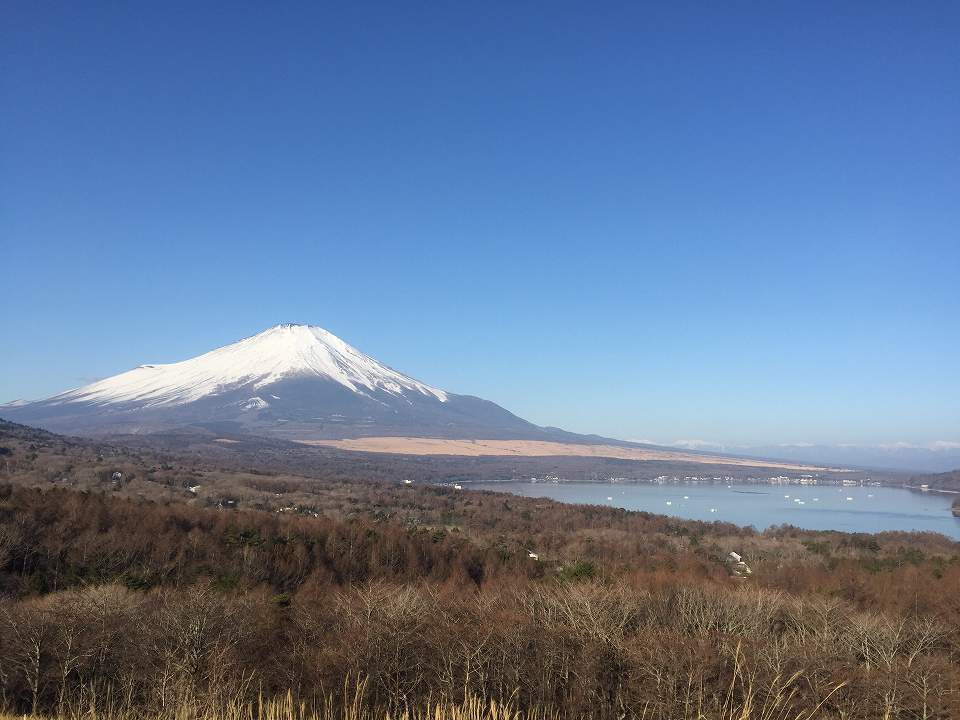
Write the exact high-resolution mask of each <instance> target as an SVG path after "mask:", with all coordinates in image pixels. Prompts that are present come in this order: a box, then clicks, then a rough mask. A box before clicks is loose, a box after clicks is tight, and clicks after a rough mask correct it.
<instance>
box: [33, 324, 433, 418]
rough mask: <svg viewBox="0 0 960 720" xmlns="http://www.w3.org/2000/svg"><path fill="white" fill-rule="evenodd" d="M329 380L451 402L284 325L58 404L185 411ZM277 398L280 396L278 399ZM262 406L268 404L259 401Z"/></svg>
mask: <svg viewBox="0 0 960 720" xmlns="http://www.w3.org/2000/svg"><path fill="white" fill-rule="evenodd" d="M297 377H323V378H327V379H330V380H332V381H334V382H337V383H340V384H341V385H343V386H344V387H346V388H348V389H350V390H352V391H353V392H356V393H360V394H366V393H364V390H367V391H381V392H388V393H390V394H392V395H397V396H405V395H406V394H407V393H419V394H421V395H426V396H430V397H434V398H436V399H437V400H439V401H441V402H446V400H447V394H446V393H445V392H444V391H443V390H439V389H437V388H434V387H431V386H429V385H426V384H424V383H421V382H418V381H417V380H414V379H413V378H410V377H407V376H406V375H403V374H401V373H399V372H397V371H396V370H393V369H391V368H389V367H387V366H386V365H383V364H382V363H379V362H377V361H376V360H374V359H373V358H371V357H369V356H368V355H364V354H363V353H362V352H360V351H359V350H357V349H356V348H355V347H352V346H351V345H348V344H347V343H345V342H344V341H343V340H341V339H340V338H338V337H337V336H336V335H333V334H332V333H329V332H327V331H326V330H324V329H323V328H320V327H316V326H312V325H276V326H274V327H272V328H269V329H268V330H264V331H263V332H262V333H260V334H258V335H254V336H253V337H249V338H246V339H245V340H241V341H240V342H236V343H233V344H232V345H226V346H224V347H222V348H219V349H217V350H213V351H211V352H208V353H205V354H204V355H200V356H198V357H195V358H192V359H190V360H184V361H183V362H178V363H171V364H168V365H141V366H140V367H138V368H136V369H134V370H130V371H128V372H125V373H121V374H120V375H114V376H113V377H110V378H107V379H105V380H100V381H99V382H95V383H92V384H90V385H85V386H84V387H81V388H77V389H75V390H69V391H67V392H65V393H61V394H60V395H57V396H55V397H53V398H51V399H50V402H52V403H55V404H62V403H71V402H93V403H97V404H110V403H121V402H138V403H142V404H143V405H144V406H147V407H156V406H171V405H182V404H185V403H189V402H193V401H195V400H199V399H201V398H203V397H207V396H209V395H217V394H220V393H222V392H225V391H228V390H231V389H233V388H236V387H240V386H244V385H251V386H252V388H253V389H254V390H256V389H257V388H260V387H264V386H266V385H269V384H271V383H274V382H277V381H278V380H284V379H291V378H297ZM272 397H275V396H272ZM254 400H259V401H260V402H263V403H264V405H266V404H267V403H265V401H263V400H262V398H259V397H253V398H251V399H250V400H249V401H248V404H249V403H250V402H252V401H254Z"/></svg>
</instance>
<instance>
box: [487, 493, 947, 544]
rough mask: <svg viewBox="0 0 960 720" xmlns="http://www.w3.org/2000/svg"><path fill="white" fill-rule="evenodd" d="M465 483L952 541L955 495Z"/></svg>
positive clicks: (568, 499)
mask: <svg viewBox="0 0 960 720" xmlns="http://www.w3.org/2000/svg"><path fill="white" fill-rule="evenodd" d="M469 487H470V488H471V489H478V490H496V491H498V492H509V493H513V494H515V495H524V496H526V497H546V498H551V499H553V500H558V501H560V502H565V503H582V504H589V505H609V506H612V507H620V508H625V509H627V510H645V511H647V512H652V513H658V514H660V515H672V516H674V517H678V518H686V519H688V520H706V521H708V522H709V521H713V520H723V521H725V522H732V523H736V524H737V525H753V526H754V527H756V528H757V529H761V530H762V529H765V528H768V527H770V526H771V525H782V524H790V525H795V526H797V527H801V528H806V529H809V530H842V531H844V532H869V533H874V532H883V531H885V530H922V531H929V532H938V533H941V534H943V535H946V536H947V537H950V538H953V539H954V540H960V518H955V517H953V515H952V514H951V512H950V505H951V503H952V502H953V498H955V497H956V495H943V494H940V493H924V492H915V491H912V490H905V489H903V488H891V487H837V486H835V485H818V486H805V485H731V486H727V485H722V484H697V485H688V484H669V485H657V484H646V483H644V484H639V485H627V484H621V483H577V482H568V483H558V484H554V483H549V482H537V483H531V482H529V481H514V482H501V483H474V484H471V485H469Z"/></svg>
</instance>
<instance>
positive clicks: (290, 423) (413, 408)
mask: <svg viewBox="0 0 960 720" xmlns="http://www.w3.org/2000/svg"><path fill="white" fill-rule="evenodd" d="M0 414H2V415H3V416H4V417H6V418H8V419H10V420H14V421H17V422H24V423H28V424H33V425H40V426H42V427H45V428H48V429H50V430H55V431H59V432H73V433H81V434H102V433H120V432H152V431H157V430H165V429H172V428H176V427H180V426H184V425H198V424H199V425H217V426H220V427H227V428H233V429H236V430H248V431H253V432H258V433H263V434H270V435H277V436H281V437H289V438H308V437H314V438H330V437H352V436H358V435H372V434H378V435H431V436H438V437H490V438H494V437H542V436H543V435H544V434H545V433H549V432H550V431H547V430H545V429H542V428H539V427H537V426H535V425H533V424H531V423H528V422H526V421H525V420H522V419H521V418H518V417H517V416H515V415H513V414H512V413H510V412H508V411H506V410H504V409H503V408H501V407H500V406H498V405H496V404H494V403H492V402H489V401H487V400H482V399H480V398H476V397H472V396H468V395H455V394H453V393H447V392H445V391H443V390H440V389H439V388H435V387H432V386H430V385H427V384H426V383H422V382H419V381H417V380H414V379H413V378H411V377H408V376H407V375H404V374H402V373H400V372H397V371H396V370H393V369H392V368H389V367H387V366H386V365H384V364H382V363H380V362H378V361H377V360H375V359H373V358H371V357H370V356H368V355H365V354H363V353H362V352H360V351H359V350H357V349H356V348H354V347H352V346H351V345H349V344H347V343H346V342H344V341H343V340H341V339H340V338H338V337H337V336H335V335H333V334H332V333H330V332H327V331H326V330H324V329H323V328H320V327H315V326H310V325H293V324H284V325H276V326H274V327H272V328H269V329H267V330H265V331H263V332H261V333H259V334H258V335H254V336H253V337H249V338H246V339H244V340H240V341H239V342H236V343H233V344H231V345H227V346H225V347H222V348H218V349H216V350H213V351H211V352H208V353H205V354H203V355H200V356H198V357H195V358H191V359H189V360H184V361H182V362H177V363H171V364H166V365H141V366H140V367H138V368H135V369H133V370H130V371H128V372H125V373H121V374H119V375H115V376H113V377H109V378H107V379H105V380H100V381H98V382H94V383H91V384H90V385H85V386H83V387H80V388H76V389H74V390H69V391H67V392H64V393H61V394H59V395H55V396H54V397H52V398H49V399H47V400H41V401H38V402H31V403H18V404H15V405H14V404H11V405H7V406H3V407H0Z"/></svg>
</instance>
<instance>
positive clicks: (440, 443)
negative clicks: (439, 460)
mask: <svg viewBox="0 0 960 720" xmlns="http://www.w3.org/2000/svg"><path fill="white" fill-rule="evenodd" d="M302 442H304V443H305V444H307V445H324V446H327V447H335V448H339V449H341V450H353V451H356V452H372V453H391V454H395V455H454V456H461V457H480V456H497V457H511V456H513V457H553V456H568V457H570V456H572V457H605V458H615V459H618V460H648V461H668V462H690V463H699V464H707V465H731V466H735V467H765V468H776V469H780V470H799V471H827V470H829V471H833V472H836V471H838V469H837V468H827V467H818V466H815V465H799V464H795V463H786V462H776V461H773V460H753V459H749V458H735V457H725V456H723V455H705V454H694V453H688V452H682V451H673V450H660V449H649V448H639V447H624V446H619V445H581V444H577V443H561V442H547V441H542V440H448V439H444V438H414V437H364V438H353V439H348V440H304V441H302Z"/></svg>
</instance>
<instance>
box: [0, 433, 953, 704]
mask: <svg viewBox="0 0 960 720" xmlns="http://www.w3.org/2000/svg"><path fill="white" fill-rule="evenodd" d="M0 448H2V450H0V692H2V696H0V702H2V704H3V706H4V708H5V709H6V710H7V711H8V712H10V713H18V714H24V713H28V714H33V715H38V716H45V717H64V718H66V717H76V718H80V717H104V718H108V717H114V718H133V717H156V718H186V717H198V718H199V717H204V718H211V719H212V718H228V717H231V718H233V717H236V718H240V717H250V718H253V717H264V718H266V717H274V718H278V719H279V718H294V717H298V718H308V717H316V718H320V717H324V718H326V717H344V718H346V717H355V718H360V717H370V718H373V717H385V716H386V714H387V713H390V714H391V716H392V717H400V716H403V714H404V713H407V716H408V717H426V716H427V715H428V714H429V716H431V717H464V718H466V717H490V718H495V717H497V718H499V717H504V718H506V717H511V718H513V717H517V718H519V717H526V718H536V717H544V718H546V717H556V718H573V717H597V718H623V717H643V718H704V719H706V718H718V719H719V718H741V719H742V720H746V719H748V718H771V719H772V718H814V717H817V718H838V719H839V718H862V719H864V720H866V719H868V718H870V719H872V718H944V719H945V718H954V717H958V716H960V693H958V688H960V670H958V668H960V593H958V592H957V590H958V588H960V545H958V544H957V543H954V542H951V541H949V540H948V539H946V538H944V537H942V536H936V535H921V534H914V533H884V534H877V535H864V534H844V533H837V532H809V531H803V530H799V529H797V528H792V527H778V528H773V529H770V530H768V531H765V532H758V531H756V530H753V529H750V528H740V527H736V526H733V525H729V524H725V523H700V522H693V521H681V520H676V519H671V518H667V517H663V516H657V515H652V514H648V513H642V512H628V511H624V510H619V509H615V508H606V507H590V506H567V505H562V504H559V503H555V502H552V501H548V500H543V499H532V498H520V497H515V496H507V495H502V494H499V493H489V492H472V491H457V490H454V489H453V488H452V487H449V486H439V485H434V484H431V483H427V482H419V481H417V482H415V483H414V484H413V485H407V484H405V483H404V482H403V481H402V478H400V477H398V478H389V477H381V476H380V475H379V474H378V475H377V477H376V478H375V479H370V478H367V477H364V473H363V470H362V468H360V469H357V470H356V471H355V475H354V476H353V477H351V476H350V474H349V468H348V467H346V466H345V467H344V468H342V469H341V470H338V472H337V473H336V474H332V473H331V474H326V475H325V472H324V470H323V468H322V467H318V468H315V471H314V472H313V473H312V476H311V475H306V474H304V475H298V474H296V473H293V472H291V471H290V470H289V469H285V470H283V471H280V472H270V471H268V470H265V469H263V468H262V467H253V468H246V469H244V467H242V466H241V465H238V464H229V463H222V462H220V461H219V460H218V459H216V458H215V457H214V458H210V457H207V458H200V457H198V456H196V455H192V454H178V453H175V452H172V451H171V452H164V451H160V450H157V449H156V448H140V449H137V448H132V447H131V446H130V445H129V444H119V445H107V444H103V443H94V442H92V441H85V440H76V439H67V438H60V437H58V436H54V435H50V434H47V433H42V432H39V431H33V430H30V429H26V428H23V427H22V426H10V425H3V426H0ZM191 488H193V490H191ZM204 491H207V493H208V494H206V495H204V494H203V493H204ZM731 551H736V552H737V553H739V554H740V555H742V556H743V558H744V560H745V561H747V562H748V563H749V566H750V568H751V569H752V574H751V575H750V576H749V577H747V578H743V577H738V576H737V575H736V574H735V573H733V572H731V568H730V563H729V562H728V554H729V553H730V552H731ZM531 555H534V556H535V557H531Z"/></svg>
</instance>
